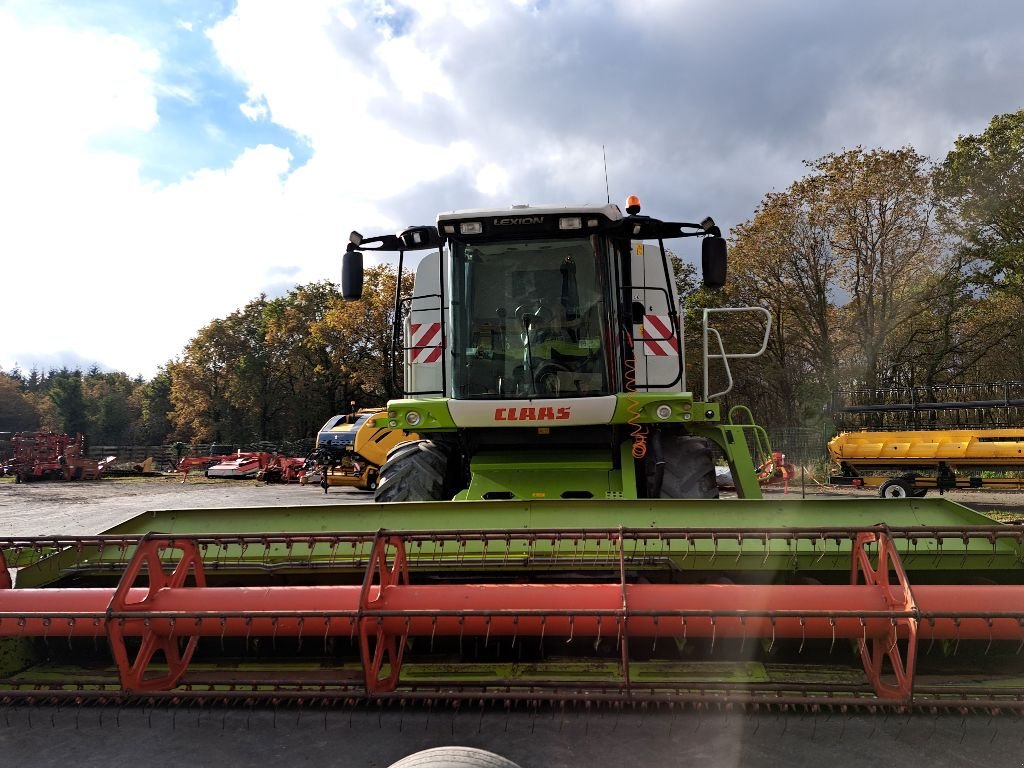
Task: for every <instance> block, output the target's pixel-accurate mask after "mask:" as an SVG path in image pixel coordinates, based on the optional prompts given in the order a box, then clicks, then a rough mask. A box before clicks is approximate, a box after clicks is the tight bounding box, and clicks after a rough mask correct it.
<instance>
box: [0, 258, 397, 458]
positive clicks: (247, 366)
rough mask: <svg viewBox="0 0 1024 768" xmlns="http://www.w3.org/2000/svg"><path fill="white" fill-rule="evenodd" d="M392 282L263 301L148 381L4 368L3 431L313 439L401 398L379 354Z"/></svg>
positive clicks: (304, 288) (216, 324)
mask: <svg viewBox="0 0 1024 768" xmlns="http://www.w3.org/2000/svg"><path fill="white" fill-rule="evenodd" d="M396 277H397V275H396V273H395V270H394V269H392V268H391V267H388V266H378V267H371V268H369V269H367V270H366V274H365V288H364V298H363V301H360V302H345V301H343V299H342V297H341V294H340V292H339V290H338V288H337V286H335V285H334V284H333V283H330V282H326V281H324V282H317V283H311V284H309V285H299V286H296V287H295V288H294V289H292V290H291V291H289V292H288V293H287V294H286V295H285V296H282V297H280V298H275V299H270V298H267V297H266V296H260V297H259V298H256V299H254V300H252V301H250V302H249V303H248V304H246V305H245V306H244V307H242V308H241V309H239V310H237V311H235V312H232V313H231V314H230V315H228V316H227V317H225V318H220V319H216V320H214V321H213V322H211V323H209V324H208V325H206V326H205V327H204V328H202V329H201V330H200V331H199V332H198V333H197V334H196V336H195V338H193V339H192V340H191V341H190V342H189V343H188V345H187V346H186V347H185V349H184V351H183V352H182V354H181V356H180V357H179V358H178V359H176V360H173V361H170V362H168V363H167V364H166V365H164V366H162V367H161V368H160V370H159V372H158V373H157V375H156V376H154V377H153V378H152V379H151V380H149V381H145V380H143V379H141V378H134V379H132V378H130V377H128V376H127V375H125V374H123V373H107V372H104V371H101V370H99V369H98V368H93V369H91V370H89V371H86V372H83V371H81V370H69V369H67V368H63V369H61V370H54V371H49V372H47V373H40V372H38V371H35V370H33V371H31V372H29V373H27V374H26V373H23V372H21V371H19V370H13V371H9V372H6V373H3V372H0V433H3V432H19V431H30V430H37V429H42V430H50V431H54V432H68V433H75V432H82V433H84V434H87V435H88V436H89V440H90V442H91V443H92V444H93V445H159V444H166V443H169V442H172V441H178V440H181V441H185V442H194V443H214V442H215V443H227V444H238V445H245V444H251V443H257V442H264V441H269V442H284V441H286V440H297V439H302V438H308V437H312V436H314V435H315V433H316V430H317V428H318V427H320V426H321V425H322V424H323V423H324V422H325V421H326V420H327V419H328V418H329V417H330V416H332V415H335V414H338V413H347V412H348V411H350V410H351V409H354V408H360V407H364V406H371V405H380V404H382V403H384V402H386V401H387V400H388V399H389V398H392V397H394V396H396V388H395V386H394V383H393V381H392V376H391V371H390V366H389V365H388V363H387V353H386V350H388V349H389V345H390V338H391V327H392V324H391V321H392V318H393V316H394V290H395V280H396ZM403 282H404V285H403V288H404V292H405V293H406V294H409V293H410V292H411V289H412V282H411V277H410V276H409V275H406V276H405V279H404V281H403Z"/></svg>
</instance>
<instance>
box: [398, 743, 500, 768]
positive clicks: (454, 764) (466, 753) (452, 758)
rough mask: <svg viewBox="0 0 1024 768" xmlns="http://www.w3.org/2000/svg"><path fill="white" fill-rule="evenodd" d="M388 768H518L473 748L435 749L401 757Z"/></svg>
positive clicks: (493, 755) (497, 756) (491, 754)
mask: <svg viewBox="0 0 1024 768" xmlns="http://www.w3.org/2000/svg"><path fill="white" fill-rule="evenodd" d="M389 768H519V766H518V765H516V764H515V763H513V762H512V761H511V760H506V759H505V758H504V757H502V756H501V755H496V754H494V753H493V752H487V751H485V750H483V749H474V748H473V747H435V748H434V749H425V750H423V751H422V752H417V753H416V754H414V755H409V756H408V757H403V758H402V759H401V760H399V761H398V762H397V763H392V764H391V765H390V766H389Z"/></svg>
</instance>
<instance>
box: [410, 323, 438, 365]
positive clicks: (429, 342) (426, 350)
mask: <svg viewBox="0 0 1024 768" xmlns="http://www.w3.org/2000/svg"><path fill="white" fill-rule="evenodd" d="M409 330H410V331H411V336H412V348H411V349H410V350H409V353H410V359H411V361H412V362H414V363H436V362H437V361H438V360H440V359H441V324H440V323H411V324H410V325H409Z"/></svg>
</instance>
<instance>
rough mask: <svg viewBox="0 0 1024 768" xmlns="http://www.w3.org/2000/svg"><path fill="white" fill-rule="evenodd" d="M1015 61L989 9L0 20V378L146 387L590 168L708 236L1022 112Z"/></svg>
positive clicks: (315, 2)
mask: <svg viewBox="0 0 1024 768" xmlns="http://www.w3.org/2000/svg"><path fill="white" fill-rule="evenodd" d="M1021 41H1024V4H1020V3H1017V2H1011V1H1009V0H1007V1H1006V2H984V1H976V2H974V3H971V4H970V6H969V8H968V4H966V3H963V2H935V1H932V2H928V1H926V0H914V1H909V0H908V1H907V2H896V1H895V0H894V1H893V2H856V3H855V2H838V1H834V2H832V1H827V0H823V1H819V2H810V1H808V2H761V3H756V2H739V1H738V0H736V1H733V2H729V1H722V0H718V1H714V0H706V1H703V0H700V1H698V0H692V1H690V2H671V1H669V0H646V1H645V0H631V1H630V2H625V1H623V2H596V1H595V0H590V1H586V0H580V1H579V2H577V1H575V0H567V1H565V2H555V1H554V0H550V1H538V2H499V1H498V0H490V1H487V2H477V1H474V0H436V1H431V2H426V1H425V2H420V3H412V2H410V3H403V2H332V1H330V0H308V1H307V2H301V3H300V2H296V3H267V2H259V1H258V0H243V1H242V2H238V3H233V2H229V1H228V0H223V2H208V1H203V0H165V2H152V3H146V4H138V3H134V2H132V0H96V1H94V2H90V3H88V4H83V3H77V2H74V3H72V2H67V3H61V2H53V1H52V0H6V1H5V0H0V66H2V71H4V72H5V73H8V74H7V76H6V77H5V80H4V81H3V82H2V83H0V104H2V105H3V114H4V120H3V121H0V142H2V143H3V145H4V146H5V147H6V148H7V151H6V153H5V155H6V156H5V159H4V160H3V161H0V162H2V164H3V166H2V167H3V171H2V172H0V211H3V214H2V215H0V254H2V262H3V264H4V267H3V270H2V272H0V280H2V283H3V287H4V289H5V290H4V291H3V296H4V300H3V306H4V309H5V317H6V318H7V326H8V328H9V329H10V328H11V327H12V324H13V327H14V328H15V329H16V330H15V332H13V333H12V332H10V331H8V332H6V333H4V334H3V335H2V336H0V367H3V368H5V369H7V370H9V369H10V368H11V367H12V366H13V365H14V364H15V363H17V364H19V365H20V366H21V367H22V369H25V370H27V369H29V368H31V367H32V366H33V365H35V366H40V367H49V366H52V365H60V364H72V365H74V364H81V365H85V366H87V365H90V364H93V363H96V364H99V365H100V366H101V367H104V368H109V369H115V370H124V371H126V372H127V373H129V374H132V375H134V374H142V375H144V376H147V377H148V376H151V375H152V374H153V373H154V372H155V371H156V368H157V366H159V365H161V364H163V363H165V362H166V361H167V360H169V359H171V358H174V357H176V356H177V355H179V354H180V353H181V351H182V349H183V348H184V346H185V344H186V343H187V342H188V340H189V339H190V338H191V337H192V336H193V335H194V334H195V332H196V331H197V330H198V329H199V328H200V327H202V326H203V325H205V324H206V323H208V322H209V321H210V320H212V319H213V318H215V317H223V316H224V315H226V314H228V313H230V312H231V311H233V310H234V309H237V308H238V307H240V306H241V305H243V304H244V303H245V302H246V301H248V300H249V299H251V298H254V297H255V296H257V295H258V294H259V293H260V292H261V291H266V292H268V293H269V294H271V295H280V294H282V293H284V292H285V291H287V290H288V289H289V288H290V287H291V286H293V285H295V284H296V283H297V282H308V281H311V280H318V279H337V275H338V270H339V267H340V253H341V251H342V249H343V244H344V242H345V239H346V236H347V233H348V231H349V230H351V229H359V230H360V231H361V232H363V233H364V234H367V235H369V234H374V233H380V232H382V231H395V230H396V229H399V228H401V227H403V226H405V225H408V224H418V223H429V222H432V221H433V220H434V218H435V216H436V214H437V213H438V212H439V211H443V210H451V209H455V208H473V207H483V206H498V205H508V204H512V203H524V202H525V203H533V204H540V203H567V204H568V203H584V202H589V203H595V202H603V201H604V198H605V183H604V171H603V167H602V146H604V147H605V148H606V151H607V157H608V176H609V184H610V192H611V197H612V200H613V202H619V203H620V204H621V202H622V200H624V198H625V196H626V195H627V194H639V195H640V196H641V199H642V200H643V201H644V207H645V212H646V213H649V214H652V215H656V216H664V217H671V218H675V219H683V220H699V219H700V218H702V217H703V216H705V215H708V214H710V215H712V216H714V217H715V219H716V220H718V222H719V223H720V224H721V225H723V226H724V227H725V228H727V229H728V228H730V227H732V226H734V225H735V224H737V223H739V222H742V221H744V220H746V219H748V218H750V217H751V216H752V215H753V212H754V209H755V207H756V205H757V204H758V202H759V201H760V199H761V198H762V196H763V195H764V194H765V193H767V192H770V191H772V190H781V189H784V188H785V187H787V186H788V185H789V184H790V183H791V182H793V181H794V180H795V179H797V178H799V177H800V176H802V175H803V174H804V172H805V169H804V167H803V164H802V163H803V161H804V160H813V159H815V158H818V157H820V156H821V155H823V154H825V153H827V152H833V151H840V150H842V149H844V148H850V147H854V146H857V145H862V146H865V147H869V148H871V147H884V148H890V149H891V148H897V147H901V146H904V145H911V146H913V147H915V148H916V149H917V150H918V151H920V152H922V153H923V154H926V155H928V156H930V157H932V158H934V159H936V160H941V159H942V158H943V157H944V156H945V154H946V152H947V151H949V149H950V148H951V147H952V145H953V142H954V141H955V139H956V137H957V136H958V135H961V134H968V133H978V132H980V131H982V130H984V128H985V127H986V125H987V124H988V122H989V120H990V119H991V118H992V116H993V115H996V114H1000V113H1005V112H1013V111H1016V110H1018V109H1020V108H1022V107H1024V93H1022V90H1024V86H1022V82H1024V81H1022V78H1021V74H1022V73H1024V43H1022V42H1021ZM12 73H13V75H14V76H13V77H12V76H11V75H12ZM22 318H25V319H27V318H32V323H31V332H28V327H27V326H28V323H27V321H26V322H24V323H23V322H22V320H21V319H22ZM12 321H13V322H12Z"/></svg>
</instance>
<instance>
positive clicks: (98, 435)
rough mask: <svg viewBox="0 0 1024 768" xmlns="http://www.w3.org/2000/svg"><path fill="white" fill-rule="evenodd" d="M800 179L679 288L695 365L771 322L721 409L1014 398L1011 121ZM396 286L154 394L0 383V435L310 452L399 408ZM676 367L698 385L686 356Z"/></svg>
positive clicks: (854, 156) (4, 376)
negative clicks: (847, 392)
mask: <svg viewBox="0 0 1024 768" xmlns="http://www.w3.org/2000/svg"><path fill="white" fill-rule="evenodd" d="M806 168H807V173H806V175H805V176H803V177H802V178H800V179H798V180H796V181H794V182H793V183H792V184H791V185H790V186H789V187H788V188H787V189H786V190H784V191H782V192H772V193H769V194H767V195H765V197H764V198H763V199H762V201H761V203H760V204H759V206H758V207H757V209H756V211H755V212H754V215H753V217H752V218H751V219H750V220H748V221H746V222H744V223H743V224H741V225H739V226H738V227H736V228H735V230H734V231H733V232H732V233H731V236H730V239H731V242H730V266H729V270H730V275H729V280H728V284H727V286H726V288H725V289H724V290H723V291H721V292H717V293H710V292H708V291H706V290H703V289H702V288H700V286H699V283H698V280H697V279H696V275H695V273H694V271H693V270H692V269H689V268H686V269H683V270H681V273H680V279H679V288H680V293H681V296H682V298H683V302H684V307H685V310H686V327H687V334H688V337H689V338H690V340H691V341H690V343H689V348H690V349H695V348H697V347H698V345H696V344H694V342H693V340H694V339H697V338H699V336H698V334H699V332H700V317H701V310H702V309H703V308H704V307H707V306H710V307H716V306H743V305H745V306H760V307H765V308H766V309H768V310H770V311H771V313H772V316H773V318H774V328H773V331H772V335H771V338H770V341H769V345H768V351H767V353H766V354H765V356H764V357H762V358H759V359H755V360H740V361H734V362H733V363H732V369H733V376H734V379H735V381H736V384H737V386H736V389H735V390H734V392H732V393H730V394H729V395H728V396H727V398H726V400H727V402H726V405H731V404H740V403H742V404H745V405H749V406H751V408H752V409H753V411H754V413H755V415H756V416H757V417H758V420H759V421H760V422H761V423H763V424H766V425H770V426H776V427H780V426H785V427H806V426H818V425H821V424H822V423H823V422H826V421H827V420H828V414H827V413H825V411H824V408H825V406H826V404H827V403H828V402H829V398H830V394H831V392H833V391H835V390H837V389H842V388H850V387H856V388H876V389H884V388H890V387H921V388H924V389H925V390H927V388H928V387H934V386H938V385H942V384H947V383H958V382H990V381H1005V380H1018V381H1019V380H1024V322H1022V321H1021V318H1022V317H1024V277H1022V276H1024V110H1021V111H1018V112H1014V113H1010V114H1005V115H998V116H996V117H994V118H993V119H992V121H991V123H990V124H989V126H988V127H987V129H986V130H985V131H984V132H982V133H981V134H979V135H972V136H962V137H960V138H959V139H958V140H957V141H956V144H955V146H954V147H953V148H952V149H951V150H950V152H949V153H948V154H947V156H946V157H945V159H944V160H942V161H941V162H934V161H932V160H930V159H929V158H926V157H924V156H922V155H921V154H919V153H918V152H917V151H916V150H915V149H913V148H912V147H903V148H900V149H895V150H889V149H878V148H876V149H865V148H862V147H856V148H854V149H850V150H844V151H842V152H837V153H830V154H827V155H825V156H824V157H821V158H818V159H817V160H813V161H809V162H807V163H806ZM683 266H685V265H683ZM395 280H396V274H395V271H394V270H393V269H392V268H390V267H387V266H379V267H373V268H371V269H368V270H367V273H366V289H365V294H364V295H365V299H364V301H362V302H356V303H346V302H344V301H343V300H342V298H341V296H340V294H339V292H338V289H337V287H336V286H335V285H334V284H332V283H330V282H318V283H312V284H309V285H300V286H296V287H295V288H294V289H293V290H292V291H290V292H289V293H288V294H287V295H285V296H283V297H280V298H275V299H270V298H267V297H266V296H260V297H259V298H257V299H254V300H253V301H251V302H249V303H248V304H246V305H245V306H244V307H243V308H241V309H239V310H238V311H236V312H233V313H231V314H230V315H228V316H227V317H225V318H221V319H216V320H214V321H212V322H211V323H209V324H208V325H207V326H205V327H204V328H202V329H201V330H200V331H199V333H198V334H197V335H196V336H195V338H193V339H192V340H191V341H190V342H189V343H188V344H187V346H186V347H185V348H184V350H183V352H182V354H181V355H180V357H179V358H177V359H175V360H173V361H170V362H168V363H166V364H165V365H164V366H163V367H161V369H160V370H159V372H158V373H157V375H156V376H154V377H153V378H152V379H151V380H149V381H145V380H142V379H140V378H134V379H133V378H130V377H128V376H127V375H125V374H123V373H110V372H104V371H100V370H99V369H96V368H93V369H91V370H89V371H85V372H83V371H81V370H69V369H67V368H64V369H61V370H51V371H48V372H45V373H44V372H39V371H35V370H33V371H30V372H28V373H25V372H22V371H20V370H12V371H8V372H3V371H0V432H15V431H23V430H33V429H47V430H53V431H61V432H84V433H86V434H88V435H89V437H90V440H91V442H92V443H94V444H160V443H166V442H170V441H174V440H183V441H187V442H226V443H238V444H243V443H250V442H256V441H262V440H269V441H275V440H276V441H280V440H286V439H300V438H306V437H311V436H313V434H314V433H315V431H316V429H317V427H319V426H320V425H321V424H322V423H323V422H324V421H325V420H326V419H327V418H328V417H329V416H331V415H333V414H336V413H343V412H346V411H348V410H350V409H351V408H353V407H362V406H365V405H379V404H382V403H383V402H385V401H387V400H388V399H389V398H391V397H394V396H396V395H397V394H398V392H397V391H396V388H395V386H394V383H393V382H392V380H391V377H390V373H389V366H388V364H387V357H388V352H387V350H388V349H389V348H390V344H391V321H392V318H393V315H394V310H395V308H394V303H393V296H394V288H395ZM404 281H405V282H403V293H404V294H405V295H408V293H409V292H410V290H411V276H409V275H406V276H405V277H404ZM725 317H726V319H723V320H718V321H716V325H717V326H718V327H720V328H721V329H722V333H723V337H724V338H725V339H726V341H727V345H728V346H729V348H730V349H732V350H736V351H749V347H751V346H753V345H754V343H755V340H759V339H760V332H759V330H758V328H757V326H756V322H755V321H754V320H752V318H750V317H745V316H725ZM745 345H746V346H745ZM688 365H690V366H693V369H692V370H691V371H690V372H689V381H691V382H698V381H700V376H701V372H700V370H699V369H698V368H697V367H696V361H695V360H694V359H693V355H691V359H690V360H689V361H688ZM723 378H724V377H723V374H722V372H721V370H713V371H712V379H713V380H717V381H718V382H719V383H721V381H722V380H723ZM714 388H715V389H718V388H720V387H717V386H716V387H714Z"/></svg>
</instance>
